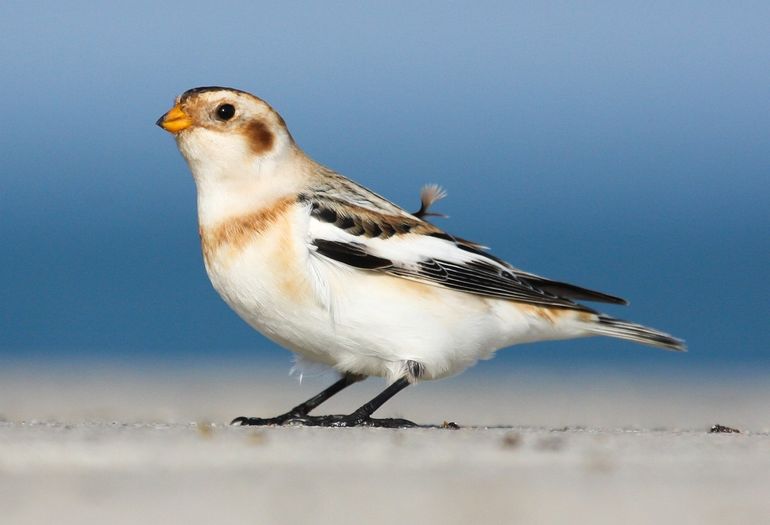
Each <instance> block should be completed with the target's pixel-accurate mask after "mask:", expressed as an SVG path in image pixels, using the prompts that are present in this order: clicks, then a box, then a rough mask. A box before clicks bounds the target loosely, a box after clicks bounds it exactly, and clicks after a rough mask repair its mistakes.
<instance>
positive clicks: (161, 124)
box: [155, 113, 166, 128]
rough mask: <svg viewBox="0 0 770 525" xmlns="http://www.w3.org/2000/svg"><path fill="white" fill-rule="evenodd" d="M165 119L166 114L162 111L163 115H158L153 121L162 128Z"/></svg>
mask: <svg viewBox="0 0 770 525" xmlns="http://www.w3.org/2000/svg"><path fill="white" fill-rule="evenodd" d="M165 119H166V114H165V113H164V114H163V115H161V116H160V118H159V119H158V120H156V121H155V125H156V126H158V127H159V128H162V127H163V121H164V120H165Z"/></svg>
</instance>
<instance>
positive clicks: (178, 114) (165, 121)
mask: <svg viewBox="0 0 770 525" xmlns="http://www.w3.org/2000/svg"><path fill="white" fill-rule="evenodd" d="M155 124H157V125H158V126H160V127H161V128H163V129H165V130H166V131H168V132H169V133H179V132H180V131H182V130H183V129H186V128H189V127H190V126H192V119H191V118H190V116H189V115H188V114H187V113H185V112H184V111H182V108H180V107H179V105H178V104H177V105H176V106H174V107H173V108H171V109H170V110H169V111H168V113H166V114H165V115H163V116H162V117H160V118H159V119H158V121H157V122H156V123H155Z"/></svg>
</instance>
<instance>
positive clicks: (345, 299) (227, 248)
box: [156, 86, 686, 428]
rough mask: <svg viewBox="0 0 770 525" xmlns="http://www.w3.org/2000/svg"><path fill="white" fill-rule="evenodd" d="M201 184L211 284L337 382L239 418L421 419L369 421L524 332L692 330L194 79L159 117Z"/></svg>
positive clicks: (639, 338)
mask: <svg viewBox="0 0 770 525" xmlns="http://www.w3.org/2000/svg"><path fill="white" fill-rule="evenodd" d="M156 124H157V125H158V126H160V127H161V128H163V129H164V130H166V131H167V132H169V133H171V134H172V135H173V136H174V138H175V141H176V144H177V147H178V149H179V151H180V152H181V154H182V156H183V157H184V159H185V160H186V162H187V165H188V166H189V169H190V171H191V173H192V178H193V180H194V182H195V186H196V190H197V211H198V224H199V234H200V240H201V247H202V253H203V261H204V265H205V268H206V272H207V274H208V277H209V279H210V281H211V284H212V285H213V287H214V289H215V290H216V291H217V292H218V293H219V295H220V296H221V297H222V299H223V300H224V301H225V303H227V304H228V305H229V306H230V308H232V309H233V310H234V311H235V312H236V313H237V314H238V315H239V316H240V317H241V318H242V319H243V320H245V321H246V322H247V323H248V324H249V325H251V326H252V327H253V328H255V329H256V330H257V331H259V332H261V333H262V334H263V335H264V336H266V337H267V338H268V339H270V340H272V341H274V342H275V343H277V344H278V345H280V346H283V347H284V348H286V349H288V350H290V351H292V352H294V353H295V354H296V356H297V357H298V358H299V359H300V360H301V361H303V362H310V363H316V364H321V365H324V366H326V367H330V368H331V369H333V370H335V371H336V372H337V373H338V374H339V376H340V377H339V379H338V380H337V381H336V382H334V383H333V384H332V385H331V386H329V387H328V388H327V389H325V390H324V391H322V392H320V393H319V394H318V395H316V396H314V397H313V398H311V399H308V400H307V401H305V402H304V403H301V404H299V405H297V406H295V407H294V408H292V409H290V410H289V411H287V412H286V413H283V414H281V415H278V416H275V417H247V416H240V417H237V418H235V419H234V420H233V421H232V423H233V424H235V425H307V426H328V427H358V426H365V427H389V428H402V427H411V426H415V423H413V422H412V421H409V420H407V419H401V418H374V417H372V414H373V413H374V412H375V411H376V410H377V409H379V408H380V407H381V406H382V405H383V404H384V403H385V402H386V401H388V400H389V399H390V398H392V397H393V396H394V395H395V394H397V393H398V392H400V391H401V390H403V389H404V388H406V387H408V386H409V385H412V384H414V383H416V382H422V381H428V380H436V379H442V378H446V377H449V376H453V375H455V374H458V373H460V372H462V371H463V370H465V369H467V368H468V367H470V366H472V365H474V364H475V363H476V362H478V361H479V360H481V359H489V358H491V357H492V356H493V355H494V354H495V352H496V351H498V350H500V349H502V348H506V347H509V346H513V345H516V344H521V343H530V342H536V341H544V340H558V339H571V338H580V337H588V336H608V337H613V338H620V339H626V340H630V341H634V342H637V343H642V344H646V345H651V346H654V347H660V348H663V349H668V350H674V351H684V350H685V348H686V347H685V344H684V341H683V340H681V339H678V338H676V337H674V336H672V335H669V334H667V333H665V332H662V331H659V330H656V329H654V328H649V327H646V326H643V325H640V324H636V323H633V322H629V321H624V320H622V319H617V318H615V317H612V316H610V315H606V314H603V313H601V312H600V311H598V310H594V309H593V308H591V307H589V306H586V305H585V304H583V303H584V302H598V303H608V304H617V305H625V304H627V301H626V300H624V299H622V298H620V297H617V296H614V295H610V294H606V293H602V292H598V291H594V290H590V289H588V288H583V287H581V286H576V285H573V284H569V283H566V282H560V281H556V280H552V279H548V278H545V277H541V276H539V275H536V274H533V273H529V272H526V271H523V270H520V269H518V268H515V267H514V266H512V265H511V264H509V263H508V262H506V261H504V260H503V259H500V258H498V257H496V256H494V255H493V254H492V253H490V251H489V250H488V249H487V248H486V247H484V246H482V245H481V244H478V243H476V242H473V241H469V240H466V239H463V238H460V237H457V236H455V235H452V234H449V233H447V232H446V231H444V230H443V229H441V228H439V227H438V226H436V225H434V224H433V223H431V222H428V220H426V219H427V217H428V216H430V215H432V214H431V213H429V212H428V208H429V207H430V205H431V204H432V203H433V202H435V201H436V200H438V199H440V198H442V197H443V196H444V192H443V190H441V189H440V188H438V187H434V186H431V187H426V188H425V189H424V190H423V193H422V195H421V206H420V209H419V210H418V211H417V212H414V213H410V212H408V211H406V210H405V209H403V208H401V207H399V206H397V205H396V204H394V203H392V202H390V201H389V200H387V199H386V198H384V197H382V196H380V195H379V194H377V193H375V192H373V191H371V190H369V189H367V188H365V187H364V186H362V185H360V184H358V183H356V182H354V181H353V180H351V179H349V178H346V177H344V176H343V175H341V174H339V173H337V172H336V171H334V170H332V169H329V168H327V167H325V166H324V165H322V164H320V163H318V162H316V161H315V160H313V159H312V158H310V157H309V156H308V155H307V154H305V153H304V152H303V151H302V149H300V147H299V146H298V145H297V143H296V141H295V140H294V138H293V136H292V135H291V133H290V132H289V129H288V127H287V125H286V122H285V121H284V119H283V118H282V117H281V116H280V115H279V113H278V112H277V111H276V110H274V109H273V108H272V107H271V106H270V105H269V104H268V103H267V102H265V101H264V100H262V99H260V98H258V97H256V96H254V95H252V94H250V93H248V92H246V91H242V90H239V89H234V88H226V87H218V86H210V87H197V88H194V89H190V90H188V91H185V92H184V93H182V94H181V95H179V96H178V97H176V99H175V101H174V105H173V107H172V109H170V110H169V111H168V112H166V113H165V114H164V115H162V116H161V117H160V118H159V119H158V120H157V122H156ZM368 377H381V378H384V379H385V382H386V388H385V389H384V390H383V391H382V392H381V393H380V394H378V395H377V396H375V397H374V398H373V399H371V400H370V401H368V402H367V403H365V404H363V405H362V406H361V407H359V408H358V409H356V410H355V411H353V412H351V413H350V414H330V415H311V414H310V412H311V411H313V410H315V409H316V408H317V407H318V406H319V405H320V404H321V403H323V402H325V401H326V400H328V399H329V398H330V397H332V396H333V395H335V394H337V393H338V392H340V391H341V390H343V389H345V388H347V387H349V386H351V385H353V384H355V383H358V382H359V381H362V380H364V379H366V378H368Z"/></svg>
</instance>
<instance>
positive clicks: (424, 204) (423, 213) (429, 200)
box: [412, 184, 447, 219]
mask: <svg viewBox="0 0 770 525" xmlns="http://www.w3.org/2000/svg"><path fill="white" fill-rule="evenodd" d="M446 196H447V193H446V190H444V188H442V187H441V186H439V185H438V184H426V185H425V186H423V187H422V189H421V190H420V209H419V210H417V211H416V212H414V213H413V214H412V215H414V216H415V217H418V218H420V219H422V218H423V217H441V218H444V219H446V218H447V215H444V214H443V213H434V212H431V211H428V210H429V209H430V207H431V206H433V204H434V203H435V202H438V201H440V200H441V199H443V198H444V197H446Z"/></svg>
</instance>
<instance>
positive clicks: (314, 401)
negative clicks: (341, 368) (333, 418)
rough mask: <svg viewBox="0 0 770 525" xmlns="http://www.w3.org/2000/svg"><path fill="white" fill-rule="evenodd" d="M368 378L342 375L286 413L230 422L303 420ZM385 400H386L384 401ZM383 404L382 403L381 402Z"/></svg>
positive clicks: (254, 422) (274, 423) (280, 423)
mask: <svg viewBox="0 0 770 525" xmlns="http://www.w3.org/2000/svg"><path fill="white" fill-rule="evenodd" d="M364 379H366V376H361V375H356V374H345V375H344V376H342V378H341V379H340V380H339V381H337V382H336V383H334V384H333V385H331V386H330V387H329V388H327V389H326V390H324V391H323V392H321V393H320V394H317V395H315V396H313V397H311V398H310V399H308V400H307V401H305V402H304V403H301V404H299V405H297V406H295V407H294V408H292V409H291V410H289V411H288V412H286V413H285V414H281V415H280V416H276V417H270V418H261V417H243V416H241V417H236V418H235V419H233V420H232V421H231V422H230V424H231V425H241V426H246V425H283V424H286V423H291V422H292V421H293V420H297V422H300V421H302V419H303V418H305V417H306V416H307V415H308V414H309V413H310V411H311V410H313V409H314V408H316V407H317V406H318V405H320V404H321V403H323V402H324V401H326V400H327V399H329V398H330V397H332V396H333V395H334V394H337V393H338V392H340V391H342V390H344V389H346V388H347V387H349V386H350V385H352V384H353V383H358V382H359V381H363V380H364ZM383 402H384V401H383ZM381 404H382V403H381Z"/></svg>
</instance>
